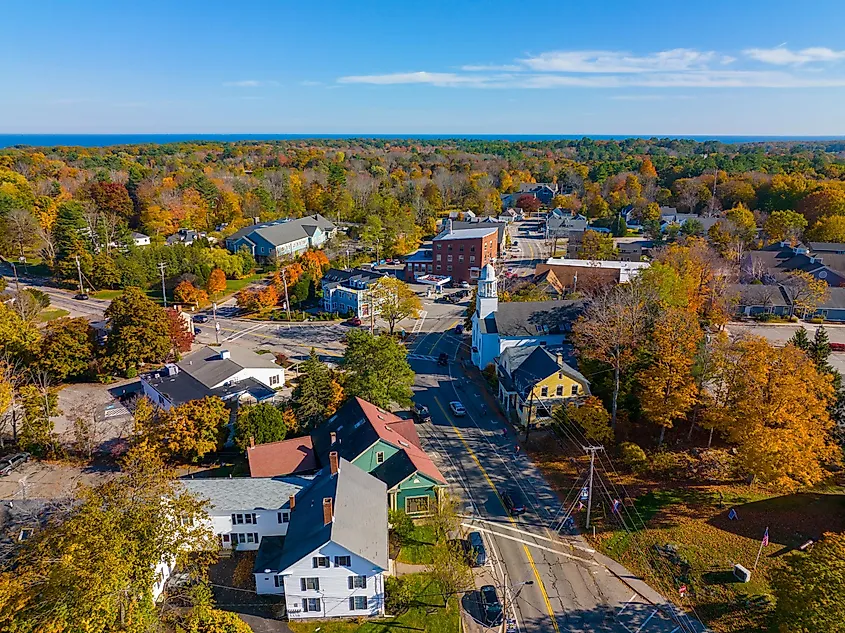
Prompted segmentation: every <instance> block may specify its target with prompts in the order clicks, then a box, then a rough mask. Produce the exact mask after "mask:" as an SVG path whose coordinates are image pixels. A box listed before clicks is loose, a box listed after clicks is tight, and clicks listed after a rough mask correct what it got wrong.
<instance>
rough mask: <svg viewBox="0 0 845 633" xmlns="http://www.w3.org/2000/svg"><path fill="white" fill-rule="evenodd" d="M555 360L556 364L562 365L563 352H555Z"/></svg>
mask: <svg viewBox="0 0 845 633" xmlns="http://www.w3.org/2000/svg"><path fill="white" fill-rule="evenodd" d="M555 360H556V361H557V365H558V367H560V366H561V365H563V354H561V353H560V352H558V353H557V354H555Z"/></svg>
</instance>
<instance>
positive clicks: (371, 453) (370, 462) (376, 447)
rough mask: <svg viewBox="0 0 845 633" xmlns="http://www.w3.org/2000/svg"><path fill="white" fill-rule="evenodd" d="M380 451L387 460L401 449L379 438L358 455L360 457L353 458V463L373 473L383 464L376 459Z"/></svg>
mask: <svg viewBox="0 0 845 633" xmlns="http://www.w3.org/2000/svg"><path fill="white" fill-rule="evenodd" d="M380 452H383V453H384V461H387V460H388V459H390V458H391V457H393V456H394V455H395V454H396V453H398V452H399V449H398V448H396V447H395V446H392V445H390V444H388V443H387V442H385V441H383V440H378V441H377V442H376V443H375V444H373V445H372V446H371V447H370V448H368V449H367V450H365V451H364V452H363V453H361V454H360V455H358V457H356V458H355V459H353V460H352V463H353V464H355V465H356V466H357V467H358V468H360V469H361V470H363V471H365V472H368V473H371V472H373V471H374V470H375V469H376V468H378V467H379V466H380V465H381V464H380V463H379V462H377V461H376V453H380Z"/></svg>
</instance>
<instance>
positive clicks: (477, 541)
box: [464, 532, 487, 567]
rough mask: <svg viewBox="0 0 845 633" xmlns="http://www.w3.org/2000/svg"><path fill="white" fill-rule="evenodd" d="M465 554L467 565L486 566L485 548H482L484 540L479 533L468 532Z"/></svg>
mask: <svg viewBox="0 0 845 633" xmlns="http://www.w3.org/2000/svg"><path fill="white" fill-rule="evenodd" d="M464 543H466V546H465V547H466V554H467V560H469V564H470V565H472V566H473V567H483V566H484V565H486V564H487V548H486V547H484V539H483V538H482V537H481V532H470V533H469V534H467V539H466V540H465V541H464Z"/></svg>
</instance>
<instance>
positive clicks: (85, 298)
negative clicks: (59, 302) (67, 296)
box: [73, 292, 88, 301]
mask: <svg viewBox="0 0 845 633" xmlns="http://www.w3.org/2000/svg"><path fill="white" fill-rule="evenodd" d="M73 298H74V299H76V300H77V301H88V295H87V294H85V293H84V292H79V293H77V294H75V295H73Z"/></svg>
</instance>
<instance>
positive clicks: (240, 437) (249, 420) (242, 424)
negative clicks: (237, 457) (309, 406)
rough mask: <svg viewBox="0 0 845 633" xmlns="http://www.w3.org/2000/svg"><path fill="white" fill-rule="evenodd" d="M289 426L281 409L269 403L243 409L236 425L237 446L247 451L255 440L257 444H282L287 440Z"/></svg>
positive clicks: (260, 403) (239, 413)
mask: <svg viewBox="0 0 845 633" xmlns="http://www.w3.org/2000/svg"><path fill="white" fill-rule="evenodd" d="M286 433H287V426H286V424H285V416H284V413H283V412H282V410H281V409H279V408H278V407H276V406H274V405H272V404H270V403H269V402H259V403H258V404H253V405H249V406H246V407H243V408H242V409H241V410H240V411H239V412H238V422H237V424H236V425H235V444H237V445H238V448H241V449H243V450H246V448H247V447H248V446H249V445H250V443H251V442H252V441H253V440H254V441H255V443H256V444H268V443H269V442H280V441H281V440H283V439H285V435H286Z"/></svg>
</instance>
